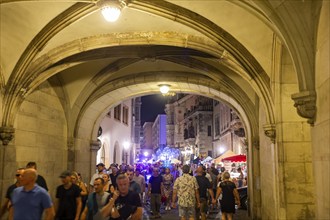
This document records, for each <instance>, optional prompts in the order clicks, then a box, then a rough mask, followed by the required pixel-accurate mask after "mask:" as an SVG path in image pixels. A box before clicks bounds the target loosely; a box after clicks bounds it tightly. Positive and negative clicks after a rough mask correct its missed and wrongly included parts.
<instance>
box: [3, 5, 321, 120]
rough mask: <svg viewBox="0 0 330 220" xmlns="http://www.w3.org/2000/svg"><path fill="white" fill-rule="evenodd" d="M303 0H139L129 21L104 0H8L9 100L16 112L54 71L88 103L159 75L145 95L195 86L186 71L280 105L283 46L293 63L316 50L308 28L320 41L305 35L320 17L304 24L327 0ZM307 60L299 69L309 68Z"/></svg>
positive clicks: (65, 88)
mask: <svg viewBox="0 0 330 220" xmlns="http://www.w3.org/2000/svg"><path fill="white" fill-rule="evenodd" d="M294 2H296V3H293V2H292V1H273V0H270V1H266V0H265V1H224V0H210V1H208V0H170V1H163V0H129V1H127V7H125V8H124V9H123V11H122V14H121V16H120V18H119V20H118V21H116V22H114V23H109V22H107V21H105V20H104V18H103V17H102V15H101V13H100V10H99V8H98V6H97V5H96V3H97V1H96V0H89V1H88V0H81V1H73V0H66V1H58V0H48V1H39V0H26V1H24V0H2V1H1V4H0V6H1V21H0V22H1V23H0V25H1V38H0V40H1V41H0V42H1V45H0V46H1V60H0V62H1V63H0V65H1V69H0V71H1V86H2V87H3V88H4V93H5V94H7V95H10V97H11V98H7V99H6V103H5V105H6V106H11V107H6V108H8V110H7V111H8V112H10V109H11V110H14V108H15V106H19V104H20V103H21V102H22V100H23V99H24V96H26V95H28V94H29V93H30V92H32V91H33V90H34V89H35V88H36V87H37V86H39V85H40V84H42V83H43V82H44V81H45V80H49V79H51V80H52V81H54V78H56V81H57V83H58V84H59V85H60V86H61V89H62V92H63V93H64V94H65V97H66V99H67V100H66V102H67V103H68V108H73V106H75V105H77V106H80V107H83V105H85V103H92V102H93V101H95V100H97V99H98V98H100V97H101V96H103V95H105V94H107V93H108V92H110V91H112V90H113V88H115V87H116V86H117V87H118V88H121V87H123V86H128V85H133V84H139V82H148V83H149V84H148V86H149V87H150V88H147V89H145V91H144V92H145V93H148V92H149V93H150V92H153V91H155V89H156V88H157V86H158V84H159V81H164V82H166V81H172V87H173V89H174V90H177V91H188V90H189V89H188V88H187V86H186V87H185V86H184V85H180V84H179V83H175V82H173V81H174V80H173V79H175V80H177V82H180V80H181V79H182V78H185V79H188V80H192V81H191V82H194V83H197V84H201V85H203V86H209V87H213V88H214V89H217V90H220V91H222V92H224V93H226V94H227V95H228V96H232V97H233V98H234V99H236V100H237V101H238V102H240V100H238V99H241V101H242V100H248V101H249V102H251V103H252V105H253V103H254V102H255V96H259V97H260V98H261V100H262V102H264V104H265V106H269V105H272V100H271V89H270V80H271V75H272V74H273V65H274V63H273V61H272V60H273V53H274V52H273V50H274V44H275V43H276V42H281V44H283V45H284V46H285V47H287V48H288V50H289V51H290V53H291V55H292V59H293V62H295V59H296V60H298V61H299V59H302V60H304V59H305V58H306V57H307V58H308V56H310V54H308V53H304V54H303V55H300V56H305V58H304V57H303V58H301V57H299V56H295V54H296V53H298V52H299V48H300V46H299V45H298V46H297V45H296V43H293V42H292V39H293V38H295V37H297V36H300V35H301V36H302V34H303V32H304V31H305V32H306V33H305V35H304V38H302V39H300V40H299V42H301V43H302V44H304V45H305V50H307V51H308V50H312V49H313V47H312V45H308V44H306V43H305V42H306V39H308V38H309V37H310V35H311V32H312V30H311V29H312V28H311V27H312V26H313V24H310V23H304V15H306V14H307V15H309V14H310V11H307V10H310V8H315V10H317V9H318V7H317V6H318V5H319V4H320V1H316V2H318V3H317V4H315V7H310V6H311V5H310V4H312V3H311V2H309V1H307V2H304V1H294ZM292 9H294V10H292ZM288 11H290V13H288ZM291 18H292V19H294V20H295V23H297V20H298V21H299V22H300V23H304V29H303V30H301V29H297V28H296V29H295V28H291V27H292V25H293V23H292V24H291V23H290V22H287V23H284V21H287V20H290V19H291ZM301 36H300V38H301ZM305 38H306V39H305ZM306 48H307V49H306ZM291 51H292V52H291ZM306 65H307V64H305V68H304V66H296V68H297V70H299V68H302V69H303V70H304V69H306V68H307V67H308V68H309V66H306ZM308 68H307V69H308ZM300 72H301V78H302V79H304V82H306V83H305V84H303V85H302V86H301V87H302V88H307V87H311V85H308V80H307V76H305V75H304V72H303V71H300ZM155 76H157V77H158V78H157V79H155V80H152V79H151V78H152V77H155ZM173 77H174V78H173ZM175 77H176V78H175ZM180 77H181V78H180ZM170 78H171V79H172V80H170ZM298 78H299V76H298ZM132 79H134V80H135V81H134V80H133V81H132V82H130V83H128V84H127V82H129V81H130V80H132ZM194 79H195V80H196V81H194ZM123 82H125V83H126V84H125V83H123ZM114 84H115V85H114ZM121 85H122V86H121ZM216 85H218V87H219V88H218V87H217V86H216ZM111 87H113V88H111ZM117 87H116V88H117ZM220 87H221V88H220ZM127 88H128V87H127ZM126 92H127V94H130V95H131V96H134V95H139V93H138V92H136V91H132V90H130V89H127V90H126ZM95 94H97V95H95ZM8 97H9V96H8ZM13 97H22V98H21V99H20V98H17V99H16V98H13ZM4 112H6V110H5V111H4ZM5 115H6V113H5ZM6 117H8V118H6V119H5V122H3V124H9V125H10V124H12V123H13V118H10V117H9V116H6ZM270 120H271V119H270Z"/></svg>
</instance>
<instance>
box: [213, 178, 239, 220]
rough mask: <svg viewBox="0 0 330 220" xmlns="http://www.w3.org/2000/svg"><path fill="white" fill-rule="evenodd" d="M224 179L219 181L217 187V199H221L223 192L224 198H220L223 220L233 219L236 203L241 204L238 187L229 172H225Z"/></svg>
mask: <svg viewBox="0 0 330 220" xmlns="http://www.w3.org/2000/svg"><path fill="white" fill-rule="evenodd" d="M222 179H223V181H222V182H221V183H219V185H218V188H217V194H216V200H218V199H219V197H220V194H222V199H221V200H220V205H221V219H222V220H232V219H233V214H234V213H235V203H236V204H237V205H238V206H240V205H241V204H240V200H239V194H238V191H237V189H236V185H235V183H233V182H231V181H230V180H229V179H230V174H229V172H224V173H223V177H222Z"/></svg>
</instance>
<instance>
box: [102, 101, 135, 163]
mask: <svg viewBox="0 0 330 220" xmlns="http://www.w3.org/2000/svg"><path fill="white" fill-rule="evenodd" d="M132 106H133V100H131V99H130V100H126V101H123V102H121V103H119V104H118V105H116V106H115V107H114V108H111V109H110V110H109V111H108V113H107V114H106V116H105V117H104V119H103V120H102V122H101V124H100V128H99V130H100V132H99V136H98V139H99V140H100V142H101V143H100V149H99V150H98V151H97V159H96V162H97V163H99V162H102V163H104V164H105V165H106V166H107V167H108V166H110V164H112V163H117V164H121V163H123V162H124V163H129V164H132V163H133V162H134V159H133V158H134V152H135V148H136V144H135V143H134V142H133V141H132V140H134V132H132V131H134V118H133V117H132V115H133V114H132Z"/></svg>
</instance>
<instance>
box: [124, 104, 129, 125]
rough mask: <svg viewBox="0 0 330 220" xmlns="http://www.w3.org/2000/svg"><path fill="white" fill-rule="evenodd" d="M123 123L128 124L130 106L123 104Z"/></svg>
mask: <svg viewBox="0 0 330 220" xmlns="http://www.w3.org/2000/svg"><path fill="white" fill-rule="evenodd" d="M123 123H124V124H125V125H128V107H127V106H123Z"/></svg>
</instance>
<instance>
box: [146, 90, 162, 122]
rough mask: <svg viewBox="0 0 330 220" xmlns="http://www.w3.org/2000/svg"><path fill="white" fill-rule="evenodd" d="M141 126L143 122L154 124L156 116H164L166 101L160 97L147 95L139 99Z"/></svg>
mask: <svg viewBox="0 0 330 220" xmlns="http://www.w3.org/2000/svg"><path fill="white" fill-rule="evenodd" d="M141 101H142V105H141V125H143V124H144V122H154V121H155V119H156V117H157V115H159V114H165V112H164V109H165V104H166V103H167V100H166V98H165V97H163V96H162V95H160V94H158V95H148V96H142V98H141Z"/></svg>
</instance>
